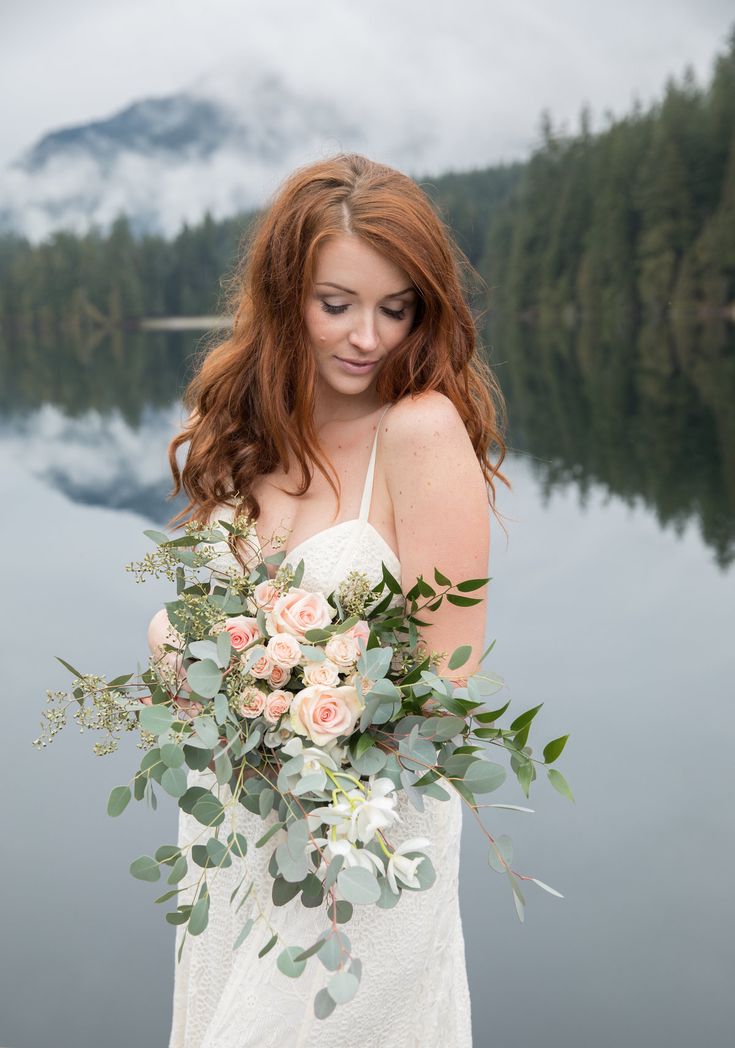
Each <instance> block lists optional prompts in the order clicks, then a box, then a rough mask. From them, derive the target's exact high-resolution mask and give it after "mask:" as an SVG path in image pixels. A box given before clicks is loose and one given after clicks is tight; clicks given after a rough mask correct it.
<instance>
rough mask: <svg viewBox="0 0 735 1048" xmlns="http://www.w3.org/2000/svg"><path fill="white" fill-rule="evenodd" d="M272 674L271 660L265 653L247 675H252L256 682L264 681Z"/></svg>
mask: <svg viewBox="0 0 735 1048" xmlns="http://www.w3.org/2000/svg"><path fill="white" fill-rule="evenodd" d="M272 672H273V659H272V658H271V657H270V655H269V654H268V652H267V651H264V652H263V654H262V655H261V656H260V658H259V659H257V660H256V661H255V662H254V663H253V665H252V666H251V667H250V669H249V670H248V673H252V675H253V676H254V677H257V678H258V680H265V679H266V678H268V677H270V675H271V673H272Z"/></svg>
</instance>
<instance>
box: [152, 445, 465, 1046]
mask: <svg viewBox="0 0 735 1048" xmlns="http://www.w3.org/2000/svg"><path fill="white" fill-rule="evenodd" d="M378 432H379V428H378ZM376 444H377V432H376V437H375V441H374V442H373V447H372V452H371V457H370V464H369V466H368V472H367V476H366V478H365V487H364V490H363V497H362V504H361V507H360V516H359V517H358V518H356V519H355V520H347V521H342V522H340V523H339V524H337V525H335V526H334V527H331V528H328V529H327V530H325V531H322V532H319V533H318V534H316V535H314V536H312V537H311V538H309V539H307V540H306V541H305V542H302V543H300V544H299V546H297V547H295V548H294V549H293V550H291V551H290V552H289V554H288V557H287V558H286V559H287V560H288V561H289V563H292V564H293V565H294V566H296V565H297V564H298V562H299V560H301V559H303V561H304V569H305V570H304V575H303V579H302V583H301V584H302V586H304V587H305V588H307V589H314V590H321V591H322V592H323V593H324V594H328V593H330V592H331V591H332V590H333V589H334V588H335V586H336V585H337V583H338V582H339V581H340V580H341V579H343V578H344V576H345V575H346V574H347V572H348V571H351V570H353V569H358V570H360V571H364V572H365V573H366V574H367V575H368V576H369V578H370V580H371V583H372V584H375V583H376V582H378V580H379V579H380V578H381V574H382V573H381V566H380V565H381V561H384V562H385V564H386V566H387V567H388V569H389V570H390V571H391V573H392V574H393V575H394V576H395V577H396V578H397V579H399V580H400V563H399V561H398V558H397V557H396V555H395V554H394V552H393V551H392V550H391V549H390V547H389V546H388V545H387V543H386V542H385V540H384V539H383V538H382V537H381V535H380V534H379V533H378V532H377V530H376V529H375V528H374V527H373V526H372V525H371V524H370V523H369V522H368V519H367V518H368V514H369V508H370V498H371V492H372V479H373V473H374V467H375V451H376ZM224 515H225V513H224V511H223V512H221V513H216V514H215V516H224ZM188 780H189V785H192V786H193V785H206V786H210V785H211V784H213V783H214V782H215V779H214V776H213V775H212V773H211V772H209V771H204V772H195V771H190V772H189V775H188ZM219 789H220V790H221V791H226V792H227V794H229V791H228V789H227V787H220V788H219ZM221 795H222V796H223V799H224V793H222V794H221ZM424 808H425V810H424V811H423V812H418V811H417V810H416V809H415V808H413V806H412V805H411V804H410V803H409V801H408V800H407V798H406V795H405V793H404V792H401V793H400V794H399V804H398V811H399V813H400V816H401V820H402V821H401V822H400V823H399V824H397V826H396V828H395V831H394V834H393V837H394V839H395V841H396V842H399V841H401V840H407V839H408V838H410V837H428V838H429V839H430V840H431V842H432V845H431V847H427V848H426V852H427V854H428V855H430V856H431V860H432V863H433V865H434V868H435V870H436V881H435V882H434V884H433V885H432V887H431V888H429V889H427V890H425V891H406V892H404V893H403V895H402V896H401V898H400V900H399V902H398V904H397V905H396V906H395V907H393V909H390V910H383V909H380V908H378V907H376V906H374V905H363V906H359V905H356V906H355V907H354V910H353V916H352V919H351V920H350V921H349V922H348V923H347V924H344V925H340V926H339V927H340V931H342V932H344V933H345V934H346V935H347V936H348V938H349V939H350V942H351V945H352V955H353V957H359V958H360V960H361V962H362V978H361V980H360V988H359V990H358V991H357V994H356V996H355V997H353V999H352V1000H351V1001H350V1002H349V1003H347V1004H343V1005H338V1006H337V1008H336V1009H335V1010H334V1011H333V1012H332V1014H331V1015H330V1016H329V1017H328V1018H327V1019H317V1018H316V1016H315V1015H314V1007H313V1001H314V996H315V994H316V993H317V991H318V990H319V989H320V988H321V987H322V986H325V985H326V982H327V980H328V978H329V976H330V974H331V973H330V972H328V971H327V969H326V968H325V967H324V966H323V965H322V963H321V961H320V960H319V958H318V957H316V956H312V957H310V958H309V960H308V961H307V965H306V969H305V970H304V971H303V973H302V974H301V976H300V977H299V978H297V979H291V978H288V977H287V976H285V975H283V974H282V973H281V972H280V971H279V970H278V968H277V967H276V959H277V956H278V953H279V952H280V950H281V949H282V948H283V947H284V946H300V947H301V948H303V949H306V948H307V947H308V946H311V944H312V943H313V942H314V941H315V940H316V938H317V937H318V935H319V934H320V933H321V932H322V931H324V930H326V928H327V927H328V926H329V921H328V918H327V915H326V910H325V906H324V905H321V906H318V907H315V908H313V909H307V908H305V907H304V906H303V905H302V903H301V901H300V897H299V896H297V897H296V898H295V899H293V900H292V901H291V902H289V903H287V904H286V905H285V906H274V904H273V902H272V900H271V885H272V878H271V876H270V874H269V873H268V862H269V860H270V857H271V854H272V852H273V850H274V849H275V848H276V847H277V845H278V844H279V843H280V842H281V841H282V840H283V839H285V834H284V833H283V831H278V832H277V833H276V834H275V835H274V836H273V837H272V838H271V839H270V841H268V843H267V844H266V845H265V846H264V847H262V848H255V847H254V845H255V841H256V840H257V839H258V838H259V837H260V836H262V834H263V833H264V832H265V830H266V828H267V827H268V826H269V825H271V824H272V823H273V822H275V821H276V820H277V815H276V813H275V811H273V812H271V813H270V815H269V816H268V817H267V818H266V820H265V821H264V820H262V819H261V818H260V816H258V815H254V814H252V813H251V812H249V811H247V809H245V808H243V807H242V805H237V806H236V820H237V826H236V828H237V830H238V831H239V832H240V833H242V834H243V835H244V836H245V837H246V838H247V840H248V845H249V846H248V852H247V856H246V858H245V859H242V860H236V861H234V862H233V864H232V866H230V867H229V868H226V869H218V870H216V871H212V872H210V873H209V874H208V882H209V886H210V893H211V894H210V911H209V924H208V927H207V928H206V929H205V931H204V932H203V933H202V934H201V935H199V936H196V937H192V936H190V935H187V937H186V942H185V943H184V949H183V953H182V957H181V961H180V962H179V963H177V964H176V968H175V985H174V999H173V1021H172V1029H171V1039H170V1041H169V1048H256V1046H257V1048H440V1046H441V1048H471V1045H472V1033H471V1023H470V996H469V988H468V984H467V971H466V967H465V952H464V937H463V933H462V922H461V917H460V910H459V897H458V871H459V851H460V834H461V828H462V801H461V800H460V798H459V796H458V795H457V794H456V793H455V792H454V791H451V794H450V799H449V800H448V801H446V800H445V801H439V800H436V799H434V798H431V797H425V798H424ZM230 828H231V827H230V826H229V824H228V831H229V829H230ZM201 831H202V826H201V825H200V824H199V823H198V822H197V821H196V820H195V819H194V818H193V817H192V816H191V815H187V814H186V813H185V812H183V811H180V812H179V841H178V843H179V846H185V845H186V844H188V842H189V841H191V840H192V839H193V838H194V837H197V836H199V834H201ZM199 840H200V842H201V841H202V838H201V837H199ZM246 867H247V870H248V873H249V876H248V879H247V880H246V882H245V887H247V885H248V883H249V881H250V879H252V880H253V881H254V886H253V889H252V891H251V893H250V896H249V898H248V900H247V902H246V903H245V905H244V906H243V907H242V909H241V910H240V911H239V913H235V906H234V905H231V904H230V901H229V900H230V894H231V892H232V891H233V889H234V888H235V886H236V885H237V884H238V883H239V881H240V880H241V878H242V876H243V874H244V872H245V868H246ZM238 898H239V896H238ZM180 901H181V902H191V901H192V899H191V898H189V897H187V895H186V893H184V892H182V893H181V898H180ZM236 901H237V900H236ZM259 912H262V914H263V916H264V917H265V920H258V921H257V922H256V924H255V926H254V927H253V929H252V931H251V932H250V934H249V935H248V937H247V938H246V939H245V941H244V942H243V943H242V944H241V945H240V946H239V947H238V948H237V950H235V951H234V952H233V949H232V945H233V942H234V941H235V939H236V938H237V936H238V934H239V932H240V930H241V928H242V926H243V924H244V923H245V920H246V917H247V915H248V913H250V914H251V915H252V916H257V914H258V913H259ZM274 932H278V933H279V941H278V943H277V944H276V946H275V947H274V948H273V949H272V950H271V951H270V952H269V953H267V954H266V955H265V956H264V957H263V958H259V957H258V951H259V950H261V949H262V947H263V946H265V945H266V943H267V942H268V940H269V939H270V938H271V936H272V934H273V933H274ZM182 936H183V927H177V929H176V950H177V953H178V948H179V945H180V942H181V939H182Z"/></svg>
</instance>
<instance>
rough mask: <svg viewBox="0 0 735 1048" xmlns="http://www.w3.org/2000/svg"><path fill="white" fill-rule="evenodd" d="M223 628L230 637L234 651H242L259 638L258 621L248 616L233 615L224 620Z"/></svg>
mask: <svg viewBox="0 0 735 1048" xmlns="http://www.w3.org/2000/svg"><path fill="white" fill-rule="evenodd" d="M224 628H225V629H226V630H227V632H228V633H229V635H230V640H231V641H232V647H233V648H234V649H235V651H242V649H243V648H247V646H248V644H251V643H252V642H253V641H254V640H256V639H257V638H258V637H259V636H260V627H259V626H258V621H257V619H254V618H252V617H251V616H250V615H233V616H232V617H231V618H229V619H225V626H224Z"/></svg>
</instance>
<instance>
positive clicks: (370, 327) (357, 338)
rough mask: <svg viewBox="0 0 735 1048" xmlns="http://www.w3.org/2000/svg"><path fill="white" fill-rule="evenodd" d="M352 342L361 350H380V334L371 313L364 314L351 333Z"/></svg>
mask: <svg viewBox="0 0 735 1048" xmlns="http://www.w3.org/2000/svg"><path fill="white" fill-rule="evenodd" d="M350 342H351V343H352V344H353V346H357V347H358V348H359V349H364V350H365V351H366V352H369V351H370V350H372V349H377V348H378V332H377V330H376V327H375V320H374V319H373V316H372V314H371V313H364V314H363V315H362V317H361V318H360V321H359V323H358V324H357V326H356V327H354V328H353V329H352V332H351V333H350Z"/></svg>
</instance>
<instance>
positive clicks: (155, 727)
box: [140, 706, 174, 735]
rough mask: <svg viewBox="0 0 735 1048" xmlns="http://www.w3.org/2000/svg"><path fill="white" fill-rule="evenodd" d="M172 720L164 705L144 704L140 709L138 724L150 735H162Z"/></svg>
mask: <svg viewBox="0 0 735 1048" xmlns="http://www.w3.org/2000/svg"><path fill="white" fill-rule="evenodd" d="M173 722H174V718H173V716H172V715H171V712H170V710H169V709H168V708H167V707H166V706H144V707H143V709H142V710H141V711H140V726H141V728H142V729H143V730H144V731H149V732H150V733H151V735H163V734H164V733H165V732H167V731H168V730H169V728H170V727H171V725H172V724H173Z"/></svg>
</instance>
